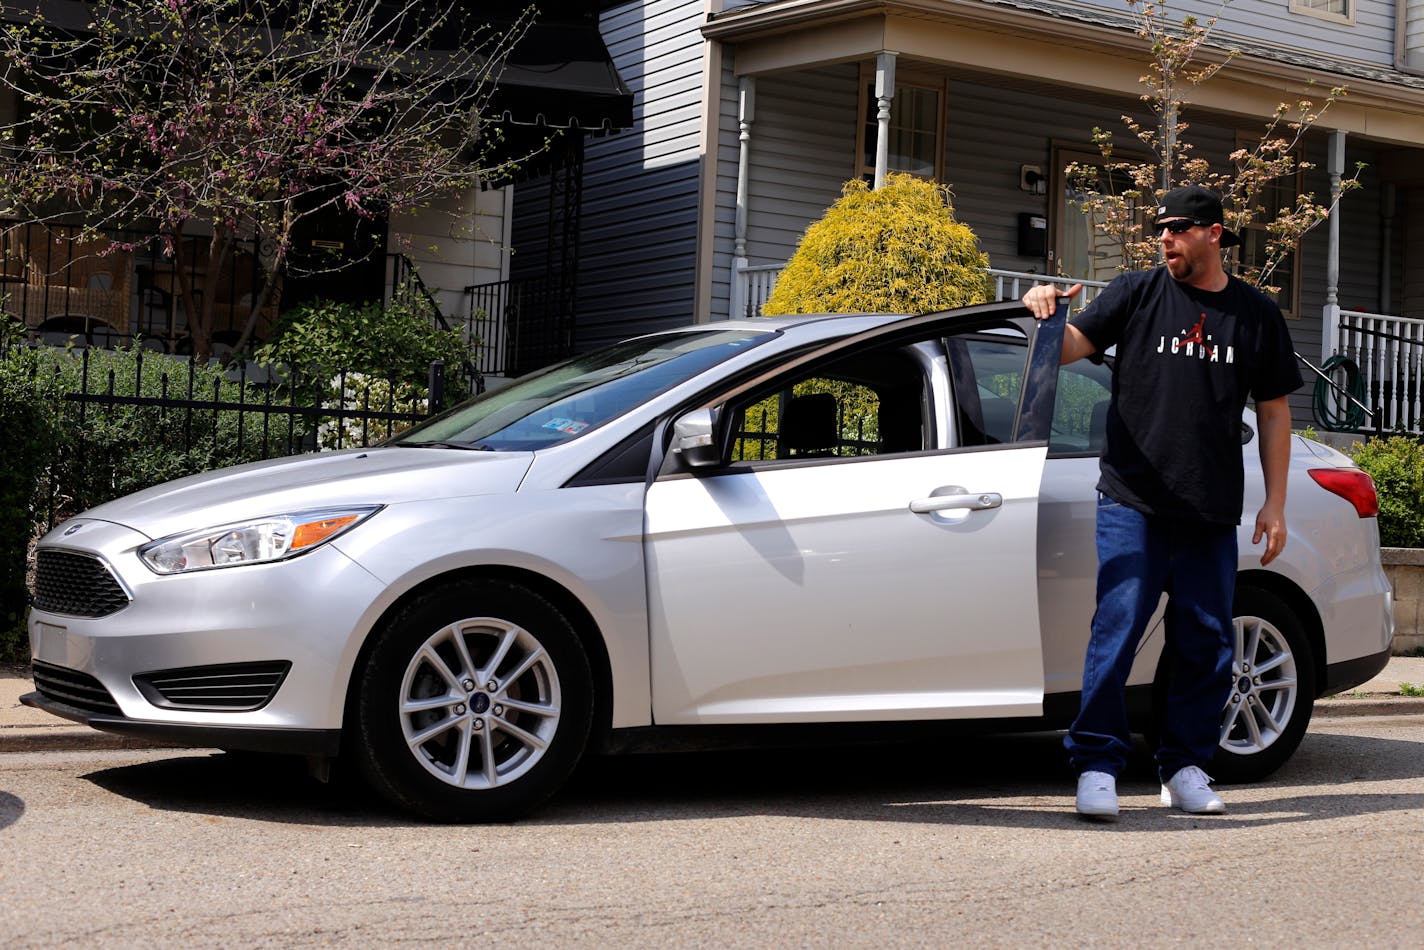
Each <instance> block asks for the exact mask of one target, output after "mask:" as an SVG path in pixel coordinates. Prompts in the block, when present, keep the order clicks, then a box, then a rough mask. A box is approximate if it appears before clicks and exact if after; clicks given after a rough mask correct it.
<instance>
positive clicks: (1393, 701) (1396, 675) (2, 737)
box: [0, 656, 1424, 752]
mask: <svg viewBox="0 0 1424 950" xmlns="http://www.w3.org/2000/svg"><path fill="white" fill-rule="evenodd" d="M1401 683H1407V684H1410V685H1413V686H1416V687H1424V657H1412V656H1411V657H1406V656H1397V657H1393V658H1392V659H1391V660H1390V661H1389V664H1388V665H1387V666H1386V667H1385V668H1384V670H1383V671H1381V673H1380V675H1379V676H1376V677H1375V678H1374V679H1372V680H1370V681H1369V682H1368V683H1364V684H1363V685H1361V686H1357V687H1356V688H1355V689H1353V690H1350V691H1349V692H1346V693H1342V694H1341V695H1339V696H1331V697H1329V698H1328V699H1322V700H1320V701H1318V702H1317V703H1316V704H1315V715H1316V716H1381V715H1424V697H1421V696H1404V695H1403V694H1402V693H1401V692H1400V684H1401ZM34 688H35V687H34V683H32V682H31V680H30V678H29V676H28V675H27V674H25V673H23V672H16V671H14V670H0V752H51V751H58V750H75V749H77V750H96V749H147V748H155V747H158V746H160V745H161V744H160V743H157V742H153V741H150V740H144V739H130V738H126V737H124V736H115V735H110V734H109V733H107V732H100V731H99V730H97V729H90V728H89V727H87V726H81V725H79V724H78V723H73V722H69V721H68V720H66V719H59V718H57V717H55V716H51V715H50V714H49V713H45V712H41V711H39V710H38V709H31V708H30V707H28V706H22V705H20V695H21V694H23V693H29V692H32V691H33V690H34Z"/></svg>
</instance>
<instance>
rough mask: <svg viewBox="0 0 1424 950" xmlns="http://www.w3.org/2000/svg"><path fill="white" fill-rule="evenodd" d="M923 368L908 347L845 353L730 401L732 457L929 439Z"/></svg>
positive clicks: (854, 450)
mask: <svg viewBox="0 0 1424 950" xmlns="http://www.w3.org/2000/svg"><path fill="white" fill-rule="evenodd" d="M927 405H928V399H927V395H926V370H925V367H924V365H923V362H922V360H920V359H919V358H918V357H917V355H916V353H915V350H914V349H913V348H911V347H903V346H889V347H885V348H880V349H875V348H872V349H869V350H866V351H864V352H859V353H854V354H851V355H849V356H844V357H841V358H840V359H838V360H836V361H835V362H834V363H831V364H828V365H825V366H819V367H816V368H815V369H808V370H807V371H806V372H805V373H802V374H796V375H792V376H791V377H789V378H787V379H784V380H781V381H779V382H778V383H776V384H774V386H773V388H771V389H770V390H760V391H757V392H755V393H753V394H751V395H749V396H747V397H744V398H743V399H742V400H739V401H737V402H735V403H733V404H731V405H729V406H728V407H727V411H728V412H730V413H731V419H732V422H731V432H730V437H731V447H730V456H729V460H730V461H732V462H757V461H770V460H786V459H798V458H848V457H853V456H862V455H884V454H887V453H895V452H915V451H919V450H921V449H924V448H926V447H927V444H926V432H927V431H928V427H927V425H926V422H927V419H926V417H927V410H926V407H927Z"/></svg>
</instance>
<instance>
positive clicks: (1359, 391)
mask: <svg viewBox="0 0 1424 950" xmlns="http://www.w3.org/2000/svg"><path fill="white" fill-rule="evenodd" d="M1320 370H1321V372H1322V373H1324V374H1325V375H1324V376H1317V377H1316V379H1315V398H1314V402H1313V405H1312V408H1313V410H1314V413H1315V421H1316V422H1317V423H1318V424H1319V425H1320V427H1321V428H1322V429H1324V430H1325V431H1327V432H1356V431H1358V430H1359V428H1360V426H1361V425H1363V424H1364V421H1365V411H1364V410H1363V409H1361V408H1360V407H1359V405H1357V403H1363V402H1364V401H1365V383H1364V380H1362V379H1361V378H1360V367H1359V366H1357V365H1356V364H1355V361H1354V360H1352V359H1350V358H1349V357H1348V356H1341V355H1338V354H1337V355H1335V356H1332V357H1330V358H1329V359H1328V360H1326V361H1325V362H1324V363H1323V364H1321V367H1320ZM1337 370H1339V371H1342V372H1344V374H1345V379H1344V381H1343V383H1340V384H1338V385H1339V386H1340V389H1342V390H1344V391H1345V392H1347V393H1349V394H1350V395H1351V396H1353V397H1354V400H1353V401H1352V400H1350V399H1346V398H1344V397H1343V396H1341V395H1340V394H1339V393H1338V391H1337V390H1335V388H1334V387H1332V386H1331V385H1330V380H1328V379H1326V377H1327V376H1330V377H1333V376H1334V374H1335V372H1336V371H1337Z"/></svg>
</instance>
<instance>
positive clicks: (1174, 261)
mask: <svg viewBox="0 0 1424 950" xmlns="http://www.w3.org/2000/svg"><path fill="white" fill-rule="evenodd" d="M1195 272H1196V267H1195V266H1193V264H1192V262H1191V261H1190V260H1188V259H1187V258H1186V256H1185V255H1179V256H1177V257H1169V258H1167V273H1169V274H1171V275H1172V278H1173V279H1174V280H1188V279H1190V278H1191V276H1192V274H1194V273H1195Z"/></svg>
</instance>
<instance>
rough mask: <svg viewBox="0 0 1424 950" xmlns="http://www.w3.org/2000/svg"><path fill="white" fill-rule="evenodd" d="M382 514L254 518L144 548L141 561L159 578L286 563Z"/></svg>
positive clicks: (368, 510)
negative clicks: (186, 572)
mask: <svg viewBox="0 0 1424 950" xmlns="http://www.w3.org/2000/svg"><path fill="white" fill-rule="evenodd" d="M380 510H381V506H380V505H368V506H363V507H357V508H322V509H318V510H311V511H297V512H293V513H291V514H284V515H271V516H269V517H266V518H254V519H253V520H251V521H242V522H238V523H236V524H228V525H221V526H219V527H216V528H204V529H202V530H201V531H190V532H187V533H184V534H175V535H170V536H169V537H166V538H160V539H159V540H157V541H153V542H151V543H149V544H145V545H144V546H143V547H141V548H139V549H138V556H139V557H140V558H142V559H143V563H144V564H146V565H148V568H149V570H151V571H153V572H154V573H155V574H181V573H183V572H185V571H205V570H210V569H212V568H216V567H237V566H238V565H240V564H262V563H264V562H269V561H281V560H284V559H286V558H289V557H296V556H297V555H299V554H305V553H306V552H308V551H310V550H312V549H313V548H316V547H319V546H321V545H322V544H325V543H326V542H327V541H330V540H331V539H332V538H335V537H337V536H338V535H341V534H344V533H345V532H347V531H350V530H351V529H352V528H354V527H356V526H357V525H358V524H360V523H361V522H363V521H365V520H366V519H367V518H369V517H371V515H373V514H375V513H376V512H378V511H380Z"/></svg>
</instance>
